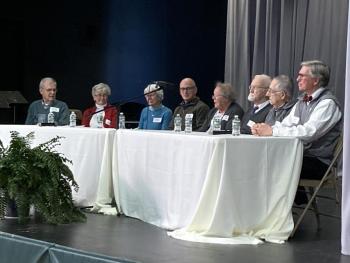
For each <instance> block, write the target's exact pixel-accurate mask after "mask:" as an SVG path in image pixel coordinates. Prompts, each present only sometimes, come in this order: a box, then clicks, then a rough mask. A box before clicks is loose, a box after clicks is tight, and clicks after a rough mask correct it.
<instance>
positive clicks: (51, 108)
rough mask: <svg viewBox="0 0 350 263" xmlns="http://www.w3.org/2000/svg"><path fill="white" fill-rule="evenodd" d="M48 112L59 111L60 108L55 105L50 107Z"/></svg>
mask: <svg viewBox="0 0 350 263" xmlns="http://www.w3.org/2000/svg"><path fill="white" fill-rule="evenodd" d="M50 112H60V109H59V108H57V107H50Z"/></svg>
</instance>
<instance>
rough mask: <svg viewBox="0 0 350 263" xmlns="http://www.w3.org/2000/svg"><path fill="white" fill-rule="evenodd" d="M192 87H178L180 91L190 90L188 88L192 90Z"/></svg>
mask: <svg viewBox="0 0 350 263" xmlns="http://www.w3.org/2000/svg"><path fill="white" fill-rule="evenodd" d="M193 89H194V87H180V90H181V91H190V90H193Z"/></svg>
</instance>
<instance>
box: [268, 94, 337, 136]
mask: <svg viewBox="0 0 350 263" xmlns="http://www.w3.org/2000/svg"><path fill="white" fill-rule="evenodd" d="M322 90H323V88H320V89H317V90H316V91H315V92H314V93H313V94H312V97H316V96H318V95H319V93H321V92H322ZM298 103H303V102H297V104H298ZM308 103H309V102H308ZM297 104H296V105H297ZM296 105H294V107H293V108H292V110H291V112H290V113H289V115H288V116H287V117H286V118H284V119H283V121H282V122H278V121H277V122H276V123H275V125H274V126H272V134H273V136H293V137H298V138H300V139H301V140H302V141H303V142H304V143H309V142H312V141H315V140H317V139H318V138H320V137H322V136H323V135H324V134H326V133H327V132H328V131H329V130H330V129H331V128H332V127H333V126H334V125H335V124H336V123H337V122H338V121H339V120H340V119H341V116H342V113H341V111H340V109H339V107H338V105H337V104H336V103H335V102H334V100H332V99H324V100H322V101H320V102H319V103H318V104H317V105H316V107H315V108H314V110H313V112H312V113H311V115H310V118H309V120H308V121H307V122H305V123H304V124H300V123H299V122H300V120H299V118H298V117H295V116H294V112H295V109H296Z"/></svg>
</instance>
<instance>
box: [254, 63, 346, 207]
mask: <svg viewBox="0 0 350 263" xmlns="http://www.w3.org/2000/svg"><path fill="white" fill-rule="evenodd" d="M329 75H330V69H329V67H328V66H327V65H326V64H324V63H323V62H321V61H319V60H312V61H305V62H302V63H301V68H300V70H299V74H298V77H297V82H298V87H299V91H301V92H302V94H301V96H300V97H299V98H298V101H297V103H296V104H295V105H294V107H293V108H292V110H291V112H290V113H289V114H288V116H287V117H286V118H285V119H284V120H283V121H282V122H276V123H275V125H273V126H270V125H268V124H266V123H260V124H255V125H254V126H253V127H252V133H253V134H255V135H259V136H293V137H298V138H300V139H301V140H302V141H303V143H304V157H303V165H302V168H301V173H300V178H308V179H320V178H321V177H322V176H323V174H324V173H325V171H326V170H327V168H328V165H329V164H330V162H331V159H332V157H333V151H334V148H335V146H336V143H337V138H338V137H339V136H340V134H341V128H342V121H341V119H342V113H341V110H340V106H339V102H338V100H337V99H336V98H335V96H334V95H333V94H332V92H331V91H330V90H329V89H327V88H326V86H327V85H328V81H329ZM305 201H306V200H305ZM300 203H301V202H300Z"/></svg>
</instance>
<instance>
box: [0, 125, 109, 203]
mask: <svg viewBox="0 0 350 263" xmlns="http://www.w3.org/2000/svg"><path fill="white" fill-rule="evenodd" d="M10 131H18V132H19V133H20V134H21V135H27V134H28V133H29V132H31V131H34V134H35V139H34V141H33V146H36V145H38V144H40V143H43V142H46V141H48V140H50V139H52V138H53V137H55V136H56V135H59V136H63V137H65V138H63V139H61V145H60V146H58V147H56V150H57V151H58V152H61V153H63V154H64V155H65V157H67V158H68V159H70V160H72V161H73V165H70V164H69V166H70V168H71V170H72V172H73V175H74V179H75V180H76V181H77V183H78V185H79V191H78V193H76V192H75V191H73V199H74V202H75V204H76V205H79V206H91V205H93V204H94V203H95V201H96V196H97V186H98V183H99V178H100V176H101V175H103V176H102V177H103V178H110V177H111V174H112V172H111V158H112V146H113V139H114V135H115V130H114V129H94V128H84V127H75V128H70V127H39V126H36V125H0V139H1V141H2V142H3V143H4V145H5V146H6V145H8V143H9V141H10Z"/></svg>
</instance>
